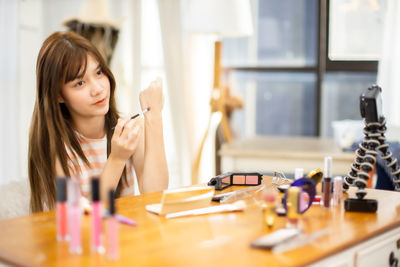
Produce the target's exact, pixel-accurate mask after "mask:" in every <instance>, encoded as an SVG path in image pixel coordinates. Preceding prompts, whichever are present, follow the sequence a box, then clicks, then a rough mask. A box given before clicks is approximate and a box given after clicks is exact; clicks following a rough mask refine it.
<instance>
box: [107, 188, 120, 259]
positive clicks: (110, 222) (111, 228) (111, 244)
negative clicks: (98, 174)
mask: <svg viewBox="0 0 400 267" xmlns="http://www.w3.org/2000/svg"><path fill="white" fill-rule="evenodd" d="M108 203H109V207H108V208H109V211H110V216H109V217H108V218H107V257H108V259H110V260H116V259H118V258H119V244H118V243H119V231H118V220H117V218H116V214H115V210H116V208H115V202H114V190H112V189H110V191H109V192H108Z"/></svg>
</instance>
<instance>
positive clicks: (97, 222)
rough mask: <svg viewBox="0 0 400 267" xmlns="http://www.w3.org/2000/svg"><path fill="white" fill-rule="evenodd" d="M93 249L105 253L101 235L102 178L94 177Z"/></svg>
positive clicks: (92, 185)
mask: <svg viewBox="0 0 400 267" xmlns="http://www.w3.org/2000/svg"><path fill="white" fill-rule="evenodd" d="M91 189H92V214H91V219H92V251H93V252H97V253H104V247H103V244H102V236H101V216H102V210H101V202H100V180H99V178H92V180H91Z"/></svg>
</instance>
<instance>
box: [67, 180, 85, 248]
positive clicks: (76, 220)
mask: <svg viewBox="0 0 400 267" xmlns="http://www.w3.org/2000/svg"><path fill="white" fill-rule="evenodd" d="M80 199H81V192H80V187H79V182H78V181H77V180H75V179H72V178H71V179H69V180H68V217H69V220H68V226H69V236H70V242H69V251H70V252H71V253H76V254H81V253H82V239H81V224H82V210H81V207H80V202H79V201H80Z"/></svg>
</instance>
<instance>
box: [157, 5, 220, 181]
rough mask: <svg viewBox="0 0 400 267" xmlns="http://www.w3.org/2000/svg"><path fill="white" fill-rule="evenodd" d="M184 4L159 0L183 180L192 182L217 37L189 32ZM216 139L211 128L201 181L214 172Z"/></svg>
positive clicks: (208, 93)
mask: <svg viewBox="0 0 400 267" xmlns="http://www.w3.org/2000/svg"><path fill="white" fill-rule="evenodd" d="M184 4H185V2H184V1H180V0H158V8H159V16H160V24H161V35H162V43H163V51H164V63H165V70H166V76H167V83H168V88H169V92H168V94H169V98H170V103H171V112H172V117H173V122H172V123H173V125H174V129H175V135H176V140H177V149H176V151H177V154H178V161H179V162H180V168H181V170H180V173H181V175H182V177H183V179H182V182H183V185H187V184H190V183H191V166H192V163H193V161H194V158H195V155H196V153H197V150H198V148H199V145H200V141H201V137H202V135H203V133H204V131H205V129H206V127H207V122H208V117H209V113H210V108H209V99H210V94H211V89H212V73H213V65H212V64H213V52H214V51H213V44H214V40H215V37H212V36H211V37H210V36H200V35H193V34H191V33H188V32H185V30H184V29H185V25H184V23H185V21H186V20H185V18H184V12H182V10H183V7H184ZM213 133H214V134H213ZM214 139H215V132H214V131H212V130H211V131H210V136H209V138H208V142H207V144H206V147H205V149H204V152H203V157H202V165H201V167H200V169H201V172H200V175H199V177H200V182H205V181H207V180H209V179H210V176H212V175H214V169H215V166H214V163H215V157H214V147H215V145H214Z"/></svg>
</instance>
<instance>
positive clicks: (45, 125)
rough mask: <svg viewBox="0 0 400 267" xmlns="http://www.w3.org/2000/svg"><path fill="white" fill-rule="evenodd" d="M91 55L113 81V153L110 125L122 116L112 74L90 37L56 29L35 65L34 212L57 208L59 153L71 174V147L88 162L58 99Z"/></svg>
mask: <svg viewBox="0 0 400 267" xmlns="http://www.w3.org/2000/svg"><path fill="white" fill-rule="evenodd" d="M88 54H90V55H91V56H93V57H94V58H95V59H96V60H97V61H98V63H99V65H100V67H101V69H102V71H103V72H104V73H105V75H106V76H107V77H108V79H109V81H110V103H109V110H108V112H107V114H106V115H105V129H106V134H107V155H109V153H110V151H111V137H112V130H111V128H112V126H113V125H115V124H116V123H117V120H118V117H119V115H118V111H117V108H116V102H115V97H114V92H115V79H114V76H113V74H112V73H111V71H110V69H109V68H108V66H107V64H106V63H105V61H104V59H103V58H102V56H101V55H100V53H99V52H98V50H97V49H96V48H95V47H94V46H93V45H92V44H91V43H90V42H89V41H88V40H87V39H85V38H84V37H82V36H80V35H78V34H76V33H73V32H55V33H53V34H51V35H50V36H49V37H48V38H47V39H46V40H45V41H44V43H43V45H42V48H41V49H40V52H39V55H38V59H37V63H36V101H35V107H34V110H33V115H32V122H31V127H30V133H29V153H28V174H29V182H30V188H31V201H30V208H31V211H32V212H39V211H43V203H44V202H46V204H47V207H48V208H49V209H53V208H54V203H55V197H56V190H55V176H56V170H55V159H56V157H58V159H59V160H60V163H61V166H62V169H63V171H64V173H65V175H66V176H67V177H69V176H70V171H69V169H68V165H67V162H68V160H74V159H71V158H70V157H69V156H68V154H67V151H68V150H69V151H71V153H72V154H73V155H74V158H75V159H76V158H77V157H79V158H81V159H82V160H83V161H84V162H85V163H86V164H88V165H90V164H89V162H88V160H87V158H86V157H85V155H84V153H83V151H82V148H81V147H80V145H79V142H78V138H77V136H76V134H75V132H74V128H73V127H72V124H71V117H70V113H69V111H68V109H67V107H66V106H65V104H64V103H59V101H58V99H59V96H60V95H61V88H62V86H63V85H64V84H65V83H67V82H69V81H72V80H74V79H76V78H77V77H81V76H83V75H84V74H85V72H86V67H87V55H88ZM122 177H123V179H121V180H120V183H121V181H124V182H125V181H126V170H124V172H123V175H122ZM119 185H120V184H119ZM119 188H120V186H118V189H119ZM117 191H120V190H117Z"/></svg>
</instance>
